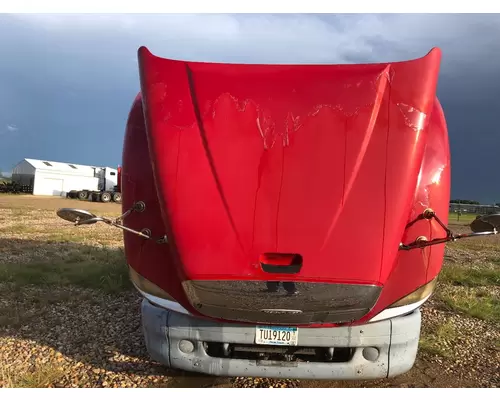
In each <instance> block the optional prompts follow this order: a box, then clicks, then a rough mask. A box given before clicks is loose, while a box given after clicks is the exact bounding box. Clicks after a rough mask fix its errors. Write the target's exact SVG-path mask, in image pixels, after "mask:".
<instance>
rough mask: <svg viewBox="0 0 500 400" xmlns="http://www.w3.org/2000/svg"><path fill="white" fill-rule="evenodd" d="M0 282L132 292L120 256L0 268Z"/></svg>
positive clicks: (12, 265)
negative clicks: (95, 260)
mask: <svg viewBox="0 0 500 400" xmlns="http://www.w3.org/2000/svg"><path fill="white" fill-rule="evenodd" d="M0 282H5V283H10V284H13V285H15V286H25V285H56V286H66V285H75V286H79V287H83V288H91V289H99V290H102V291H104V292H107V293H117V292H120V291H124V290H128V289H130V288H132V284H131V282H130V279H129V276H128V270H127V267H126V263H125V261H124V259H123V256H121V257H117V256H116V255H112V256H110V258H109V259H108V260H107V262H103V261H102V260H100V261H99V262H90V261H88V260H87V261H76V262H75V261H73V262H58V263H47V262H44V263H30V264H24V265H19V264H4V265H0Z"/></svg>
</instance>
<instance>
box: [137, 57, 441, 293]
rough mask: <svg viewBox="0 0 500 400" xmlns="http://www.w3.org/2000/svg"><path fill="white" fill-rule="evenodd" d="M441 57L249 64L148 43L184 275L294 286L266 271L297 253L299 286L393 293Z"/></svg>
mask: <svg viewBox="0 0 500 400" xmlns="http://www.w3.org/2000/svg"><path fill="white" fill-rule="evenodd" d="M440 57H441V54H440V51H439V50H438V49H433V50H432V51H431V52H430V53H428V54H427V55H426V56H425V57H423V58H420V59H416V60H412V61H406V62H398V63H391V64H387V63H386V64H364V65H239V64H217V63H195V62H183V61H174V60H169V59H163V58H159V57H156V56H154V55H152V54H151V53H150V52H149V51H148V50H147V49H146V48H141V49H140V50H139V64H140V74H141V92H142V96H143V104H144V107H145V109H144V113H145V120H146V128H147V134H148V143H149V151H150V156H151V159H152V162H153V170H154V174H155V180H156V185H157V188H158V196H159V198H160V202H161V205H162V212H163V218H164V223H165V225H166V226H168V227H169V232H170V235H171V237H170V240H171V241H172V242H173V243H175V247H176V251H177V254H178V255H179V260H180V264H179V271H180V273H181V275H182V277H183V278H182V279H183V280H204V279H212V280H213V279H230V280H231V279H232V280H237V279H240V280H252V279H253V280H272V279H284V278H287V279H291V278H290V275H287V274H281V273H278V272H277V271H280V270H279V269H278V270H276V269H274V270H273V271H271V272H266V271H265V270H264V269H263V268H262V260H264V259H265V257H267V256H266V255H267V254H268V253H287V254H293V255H297V256H298V257H299V258H300V259H301V265H302V267H301V268H300V269H299V270H298V271H295V273H294V274H293V279H294V280H296V281H302V282H306V281H316V282H317V281H320V282H330V283H334V282H335V283H359V284H372V285H379V286H381V285H383V284H384V282H385V280H386V279H387V277H388V275H389V274H390V272H391V269H392V268H393V266H394V264H395V260H396V256H397V252H398V245H399V243H400V241H401V238H402V235H403V232H404V229H405V224H406V222H407V220H408V216H409V214H410V211H411V205H412V200H413V196H414V193H415V188H416V185H417V180H418V179H417V178H418V174H419V170H420V166H421V163H422V157H423V150H424V146H425V136H426V132H427V130H426V129H425V127H426V123H427V122H428V119H429V118H428V117H429V114H430V112H431V110H432V108H433V106H434V101H435V97H436V95H435V92H436V84H437V77H438V70H439V63H440ZM290 257H291V256H290ZM278 264H279V263H278Z"/></svg>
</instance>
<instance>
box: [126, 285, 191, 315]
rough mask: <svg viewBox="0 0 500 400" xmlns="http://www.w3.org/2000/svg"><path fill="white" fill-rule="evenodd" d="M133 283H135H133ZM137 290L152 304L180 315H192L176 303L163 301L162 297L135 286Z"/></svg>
mask: <svg viewBox="0 0 500 400" xmlns="http://www.w3.org/2000/svg"><path fill="white" fill-rule="evenodd" d="M132 283H133V282H132ZM134 286H135V288H136V289H137V291H138V292H139V293H140V294H141V295H142V296H143V297H144V298H145V299H147V300H148V301H149V302H150V303H152V304H154V305H157V306H158V307H161V308H164V309H166V310H171V311H175V312H178V313H180V314H184V315H191V314H190V312H189V311H188V310H186V309H185V308H184V307H182V306H181V305H180V304H179V303H177V302H176V301H171V300H167V299H162V298H160V297H156V296H153V295H152V294H149V293H146V292H144V291H142V290H141V289H139V288H138V287H137V286H136V285H135V284H134Z"/></svg>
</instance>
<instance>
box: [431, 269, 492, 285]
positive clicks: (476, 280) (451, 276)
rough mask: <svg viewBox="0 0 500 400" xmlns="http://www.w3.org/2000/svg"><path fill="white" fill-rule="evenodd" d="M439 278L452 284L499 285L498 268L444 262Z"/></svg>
mask: <svg viewBox="0 0 500 400" xmlns="http://www.w3.org/2000/svg"><path fill="white" fill-rule="evenodd" d="M439 280H440V281H441V282H443V283H448V284H451V285H454V286H467V287H477V286H488V285H500V269H488V268H470V267H466V266H463V265H457V264H445V265H444V266H443V268H442V270H441V274H440V276H439Z"/></svg>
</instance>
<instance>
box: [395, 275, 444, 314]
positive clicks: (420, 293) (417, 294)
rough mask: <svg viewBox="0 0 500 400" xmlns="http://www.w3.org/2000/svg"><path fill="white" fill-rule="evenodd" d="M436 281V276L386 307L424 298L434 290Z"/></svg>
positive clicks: (407, 303)
mask: <svg viewBox="0 0 500 400" xmlns="http://www.w3.org/2000/svg"><path fill="white" fill-rule="evenodd" d="M436 283H437V276H436V277H435V278H434V279H433V280H432V281H430V282H428V283H426V284H425V285H424V286H420V287H419V288H418V289H417V290H415V291H414V292H412V293H410V294H409V295H407V296H405V297H403V298H402V299H399V300H398V301H396V302H395V303H392V304H391V305H390V306H389V307H387V308H394V307H401V306H407V305H409V304H413V303H417V302H419V301H421V300H423V299H425V298H426V297H428V296H429V295H430V294H431V293H432V292H433V291H434V288H435V287H436Z"/></svg>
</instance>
